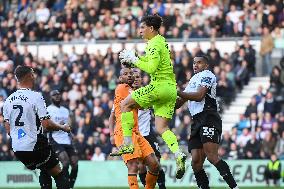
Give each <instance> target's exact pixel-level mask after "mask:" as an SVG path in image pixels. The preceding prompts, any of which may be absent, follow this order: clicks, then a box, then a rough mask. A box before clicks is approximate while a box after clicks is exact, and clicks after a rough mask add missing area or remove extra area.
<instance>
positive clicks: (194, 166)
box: [191, 159, 203, 172]
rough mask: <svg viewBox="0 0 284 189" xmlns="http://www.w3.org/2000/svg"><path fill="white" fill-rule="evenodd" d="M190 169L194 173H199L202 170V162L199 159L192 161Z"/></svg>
mask: <svg viewBox="0 0 284 189" xmlns="http://www.w3.org/2000/svg"><path fill="white" fill-rule="evenodd" d="M191 167H192V169H193V171H194V172H197V171H200V170H201V169H202V168H203V161H202V160H201V159H192V161H191Z"/></svg>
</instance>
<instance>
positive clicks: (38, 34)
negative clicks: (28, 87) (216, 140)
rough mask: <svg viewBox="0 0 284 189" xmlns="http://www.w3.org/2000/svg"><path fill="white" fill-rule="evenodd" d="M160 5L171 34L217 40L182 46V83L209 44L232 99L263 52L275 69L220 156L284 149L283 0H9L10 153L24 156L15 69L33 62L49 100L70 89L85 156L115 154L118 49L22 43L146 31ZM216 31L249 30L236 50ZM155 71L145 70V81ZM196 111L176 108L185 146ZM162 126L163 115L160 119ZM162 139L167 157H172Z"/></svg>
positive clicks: (3, 43)
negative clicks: (18, 147) (13, 118)
mask: <svg viewBox="0 0 284 189" xmlns="http://www.w3.org/2000/svg"><path fill="white" fill-rule="evenodd" d="M154 13H158V14H159V15H161V16H162V17H163V19H164V25H163V26H162V27H161V30H160V33H161V34H163V35H164V36H165V37H167V38H179V39H180V38H182V39H189V38H207V37H209V38H211V39H210V40H211V41H212V42H211V46H210V48H209V49H207V51H202V50H201V48H200V46H199V44H197V45H196V47H195V48H194V49H193V50H192V51H189V50H188V49H187V48H186V45H184V46H183V48H182V50H181V51H174V50H173V48H172V47H171V48H172V51H171V53H172V56H171V57H172V62H173V64H174V69H175V73H176V79H177V84H178V88H180V89H181V90H182V89H184V88H185V86H186V84H187V81H188V80H189V79H190V78H191V76H192V74H193V71H192V63H193V57H194V56H195V55H196V54H202V53H203V54H207V55H208V56H209V57H210V61H211V65H212V70H213V72H214V74H215V75H216V77H217V81H218V86H217V96H218V101H219V104H220V108H221V112H222V109H224V108H226V107H227V106H229V105H230V102H231V101H232V100H233V99H234V98H235V94H236V93H238V92H240V91H241V90H242V89H243V87H244V85H246V84H247V83H248V82H249V80H250V78H251V77H253V76H255V75H256V62H257V60H256V59H257V57H262V60H263V65H264V69H263V73H262V74H263V75H269V76H270V87H269V89H268V90H267V91H266V90H264V89H263V88H262V87H261V86H260V87H259V90H258V93H257V94H255V95H254V96H252V98H251V103H250V104H249V105H248V107H247V109H246V111H245V112H244V113H243V114H242V115H240V120H241V121H240V122H239V123H237V124H236V126H235V127H233V128H232V130H231V131H230V132H224V133H223V139H222V143H221V148H220V150H219V154H220V156H222V157H223V158H225V159H226V158H227V159H242V158H245V159H248V158H249V159H267V158H269V157H270V155H271V154H272V153H274V152H275V153H276V154H277V155H278V156H279V157H281V158H282V159H284V110H283V98H281V97H282V96H283V94H284V87H283V86H284V71H283V70H284V58H283V59H282V60H281V62H280V64H279V66H274V67H273V66H272V65H271V52H272V50H273V47H274V45H273V40H274V39H283V38H284V6H283V1H281V0H269V1H268V0H180V1H179V0H176V1H174V0H172V1H171V0H168V1H162V0H154V1H144V0H133V1H131V0H128V1H127V0H122V1H118V0H101V1H99V0H87V1H80V0H78V1H76V0H68V1H67V0H47V1H39V0H22V1H17V0H7V1H5V0H0V22H1V29H0V160H15V158H14V155H13V152H12V150H11V146H10V142H9V137H8V136H7V134H6V132H5V130H4V127H3V116H2V112H1V109H2V106H3V103H4V101H5V99H6V98H7V96H9V95H10V94H11V93H13V92H14V91H15V90H16V88H17V81H16V80H15V78H14V74H13V70H14V69H15V67H16V66H18V65H23V64H25V65H28V66H31V67H33V68H34V70H35V73H36V78H37V82H36V88H35V90H37V91H41V92H42V94H43V96H44V98H45V100H46V103H47V105H49V104H50V97H49V92H50V91H51V90H54V89H57V90H59V91H61V92H62V104H63V105H64V106H66V107H67V108H69V109H70V111H71V113H72V117H73V120H72V121H73V124H72V128H73V135H74V136H73V137H74V144H75V146H76V147H77V149H78V151H79V156H80V159H81V160H94V161H101V160H106V159H113V158H110V157H109V156H108V154H109V153H110V152H111V151H112V150H113V147H112V145H111V144H110V141H109V129H108V127H109V121H108V117H109V115H110V111H111V108H112V105H113V94H114V90H115V87H116V85H117V83H118V76H119V71H120V62H119V60H118V54H117V53H114V52H113V49H111V48H109V49H108V50H107V53H106V54H105V55H103V54H100V52H99V51H98V52H96V53H88V50H87V48H85V49H84V52H83V54H78V53H77V52H76V49H75V47H74V48H73V50H72V52H68V53H66V52H64V51H63V48H62V46H61V45H59V46H58V48H59V51H58V54H55V55H54V57H53V58H52V60H51V61H47V60H45V59H44V58H38V57H36V56H33V55H32V54H31V53H30V52H29V51H28V48H27V46H24V49H23V52H22V53H20V51H19V49H18V48H17V46H18V45H19V44H20V43H21V42H38V41H45V42H46V41H63V42H91V43H94V42H96V41H98V40H111V39H136V38H139V34H138V31H137V28H138V25H139V22H140V20H141V18H142V16H143V15H146V14H154ZM252 36H258V37H260V38H261V48H260V54H257V53H256V50H255V49H254V47H253V46H252V45H251V44H250V37H252ZM216 37H241V45H237V44H236V47H235V50H234V52H233V53H230V54H229V53H224V54H223V55H221V53H220V52H219V49H218V48H216V46H215V42H214V38H216ZM148 82H149V76H148V75H146V74H144V75H143V83H144V85H146V84H147V83H148ZM190 125H191V118H190V116H189V112H188V110H187V106H186V105H185V106H183V107H182V108H180V109H178V110H176V114H175V115H174V117H173V119H172V121H171V124H170V128H171V129H172V130H173V131H174V132H175V133H176V134H177V136H178V139H179V142H180V144H182V145H183V146H184V147H185V148H186V145H187V141H188V138H189V134H190ZM153 126H154V125H153ZM160 142H161V151H162V159H169V158H171V156H170V154H169V153H168V151H167V148H166V147H165V145H164V144H163V143H162V140H161V141H160Z"/></svg>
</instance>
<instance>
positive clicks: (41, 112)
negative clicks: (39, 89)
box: [35, 93, 50, 120]
mask: <svg viewBox="0 0 284 189" xmlns="http://www.w3.org/2000/svg"><path fill="white" fill-rule="evenodd" d="M38 94H39V95H38V98H37V100H36V104H35V106H36V113H37V114H38V116H39V119H40V120H44V119H50V115H49V114H48V112H47V109H46V104H45V101H44V98H43V96H42V95H41V94H40V93H38Z"/></svg>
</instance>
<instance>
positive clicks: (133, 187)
mask: <svg viewBox="0 0 284 189" xmlns="http://www.w3.org/2000/svg"><path fill="white" fill-rule="evenodd" d="M128 185H129V188H130V189H139V186H138V180H137V175H136V174H128Z"/></svg>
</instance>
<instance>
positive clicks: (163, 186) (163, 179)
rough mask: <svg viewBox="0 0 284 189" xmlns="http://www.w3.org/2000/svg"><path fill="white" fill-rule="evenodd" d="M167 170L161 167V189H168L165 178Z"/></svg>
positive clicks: (159, 182) (159, 178)
mask: <svg viewBox="0 0 284 189" xmlns="http://www.w3.org/2000/svg"><path fill="white" fill-rule="evenodd" d="M165 177H166V176H165V172H164V170H163V169H160V171H159V176H158V180H157V183H158V185H159V189H166V184H165V182H166V179H165Z"/></svg>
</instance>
